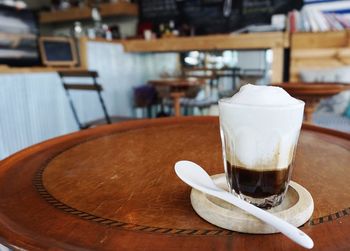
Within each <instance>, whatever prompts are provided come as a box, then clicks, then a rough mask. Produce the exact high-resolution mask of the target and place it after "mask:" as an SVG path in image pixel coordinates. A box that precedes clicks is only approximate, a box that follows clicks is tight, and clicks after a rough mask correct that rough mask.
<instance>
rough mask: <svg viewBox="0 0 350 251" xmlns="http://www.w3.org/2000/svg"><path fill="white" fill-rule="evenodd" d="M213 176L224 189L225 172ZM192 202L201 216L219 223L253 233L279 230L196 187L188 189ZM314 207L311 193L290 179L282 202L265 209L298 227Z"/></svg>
mask: <svg viewBox="0 0 350 251" xmlns="http://www.w3.org/2000/svg"><path fill="white" fill-rule="evenodd" d="M212 178H213V181H214V182H215V184H217V185H218V186H219V187H221V188H222V189H225V190H227V183H226V178H225V175H224V174H218V175H214V176H212ZM191 204H192V207H193V209H194V210H195V211H196V213H197V214H198V215H199V216H200V217H202V218H203V219H204V220H206V221H208V222H210V223H211V224H214V225H216V226H218V227H222V228H225V229H228V230H233V231H237V232H242V233H252V234H270V233H277V232H278V231H277V230H276V229H275V228H273V227H272V226H270V225H268V224H266V223H264V222H262V221H261V220H259V219H257V218H256V217H254V216H252V215H250V214H248V213H246V212H245V211H243V210H241V209H239V208H237V207H235V206H233V205H231V204H229V203H227V202H225V201H222V200H221V199H218V198H215V197H213V196H211V195H207V194H205V193H202V192H200V191H198V190H196V189H192V191H191ZM313 210H314V201H313V199H312V197H311V195H310V193H309V192H308V191H307V190H306V189H305V188H304V187H302V186H301V185H299V184H298V183H296V182H293V181H291V182H290V184H289V188H288V191H287V194H286V197H285V199H284V200H283V202H282V204H281V205H279V206H277V207H274V208H271V209H269V210H268V211H269V212H271V213H273V214H274V215H276V216H277V217H279V218H281V219H283V220H286V221H288V222H289V223H291V224H292V225H294V226H296V227H299V226H301V225H303V224H304V223H305V222H307V221H308V220H309V219H310V217H311V215H312V213H313Z"/></svg>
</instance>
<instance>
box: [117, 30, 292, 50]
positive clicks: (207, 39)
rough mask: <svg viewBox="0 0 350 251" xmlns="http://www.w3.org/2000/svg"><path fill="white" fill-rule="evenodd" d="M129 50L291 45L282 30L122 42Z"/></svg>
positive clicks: (249, 47)
mask: <svg viewBox="0 0 350 251" xmlns="http://www.w3.org/2000/svg"><path fill="white" fill-rule="evenodd" d="M122 43H123V45H124V47H125V51H127V52H181V51H191V50H208V51H209V50H225V49H233V50H235V49H270V48H275V47H281V48H286V47H288V46H289V40H288V39H287V34H285V33H281V32H271V33H250V34H235V35H209V36H196V37H175V38H163V39H154V40H149V41H146V40H127V41H124V42H122Z"/></svg>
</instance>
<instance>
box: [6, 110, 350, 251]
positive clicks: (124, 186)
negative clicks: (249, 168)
mask: <svg viewBox="0 0 350 251" xmlns="http://www.w3.org/2000/svg"><path fill="white" fill-rule="evenodd" d="M349 152H350V135H348V134H345V133H340V132H334V131H331V130H327V129H320V128H317V127H313V126H310V125H305V126H304V129H303V132H302V134H301V138H300V143H299V148H298V151H297V157H296V158H297V159H296V166H295V170H294V173H293V177H292V179H293V180H295V181H296V182H298V183H299V184H301V185H303V186H304V187H305V188H306V189H307V190H308V191H310V193H311V194H312V196H313V198H314V201H315V211H314V214H313V216H312V220H313V221H314V223H312V224H309V223H308V224H305V225H304V226H303V227H302V229H303V230H304V231H305V232H306V233H307V234H309V235H310V236H311V237H312V238H313V239H314V240H315V249H316V250H331V249H337V248H338V249H343V250H346V249H349V248H350V243H349V242H348V234H347V231H348V230H349V228H350V217H348V216H347V215H348V214H349V213H350V210H349V201H350V191H349V188H348V180H349V178H350V177H349V176H350V172H349V163H350V154H349ZM180 159H190V160H193V161H195V162H197V163H199V164H200V165H202V166H203V167H204V168H205V169H206V170H207V171H208V172H209V173H210V174H216V173H221V172H222V171H223V167H222V159H221V145H220V138H219V128H218V119H217V118H216V117H197V118H194V117H185V118H167V119H156V120H144V121H130V122H125V123H120V124H115V125H111V126H101V127H98V128H94V129H89V130H86V131H82V132H79V133H73V134H70V135H66V136H63V137H59V138H56V139H53V140H49V141H46V142H43V143H41V144H38V145H35V146H33V147H30V148H28V149H26V150H24V151H21V152H19V153H17V154H15V155H13V156H11V157H9V158H7V159H5V160H3V161H1V162H0V236H1V237H0V241H1V242H3V243H5V244H6V245H8V246H11V247H12V248H15V249H18V248H24V249H28V250H47V249H49V248H50V249H55V250H116V249H117V250H165V249H167V250H178V249H185V250H198V249H201V250H214V249H215V250H256V249H257V248H258V247H259V249H261V250H301V248H300V247H298V246H297V245H296V244H294V243H292V242H290V241H287V240H286V238H285V237H284V236H282V235H281V234H274V235H266V236H257V235H247V234H239V233H236V232H230V231H227V230H222V229H220V228H217V227H215V226H212V225H210V224H208V223H206V222H204V221H202V220H201V219H200V218H199V217H198V216H197V215H196V214H195V213H194V211H193V210H192V208H191V205H190V201H189V196H190V188H189V187H187V186H186V185H185V184H184V183H182V182H181V181H180V180H179V179H178V178H177V177H176V175H175V173H174V170H173V165H174V163H175V161H177V160H180ZM38 184H39V186H38ZM40 184H41V185H42V186H41V187H40ZM52 198H53V199H54V200H52ZM79 212H81V213H84V214H80V213H79ZM16 247H17V248H16Z"/></svg>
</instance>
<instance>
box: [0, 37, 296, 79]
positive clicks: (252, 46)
mask: <svg viewBox="0 0 350 251" xmlns="http://www.w3.org/2000/svg"><path fill="white" fill-rule="evenodd" d="M91 41H96V42H107V43H116V44H121V45H123V47H124V50H125V52H126V53H150V52H155V53H162V52H185V51H193V50H200V51H215V50H264V49H272V51H273V62H272V76H271V82H272V83H280V82H283V62H284V49H285V48H288V47H289V35H288V34H287V33H282V32H266V33H250V34H234V35H208V36H196V37H174V38H163V39H154V40H150V41H146V40H142V39H138V40H111V41H109V40H105V39H101V38H97V39H93V40H91V39H88V38H81V40H80V42H79V47H80V52H81V53H80V62H81V68H80V69H78V70H81V69H86V68H87V61H88V58H87V55H86V54H87V53H86V51H87V48H86V47H87V43H88V42H91ZM75 69H76V68H72V70H75ZM57 70H61V68H60V69H59V68H51V67H18V68H16V67H15V68H9V67H0V73H27V72H51V71H57Z"/></svg>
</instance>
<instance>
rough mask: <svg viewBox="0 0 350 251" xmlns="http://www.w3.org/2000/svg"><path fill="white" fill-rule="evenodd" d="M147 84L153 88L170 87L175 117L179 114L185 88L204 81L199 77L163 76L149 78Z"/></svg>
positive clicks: (201, 83)
mask: <svg viewBox="0 0 350 251" xmlns="http://www.w3.org/2000/svg"><path fill="white" fill-rule="evenodd" d="M148 83H149V84H151V85H153V86H154V87H155V88H157V87H158V88H159V87H161V88H162V87H168V88H169V89H170V97H171V98H172V99H173V101H174V103H173V106H174V114H175V116H176V117H179V116H181V106H180V99H181V98H182V97H184V96H185V92H186V90H188V89H189V88H191V87H195V86H200V85H203V84H204V83H205V80H204V79H200V78H194V77H190V78H163V79H156V80H149V81H148Z"/></svg>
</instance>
